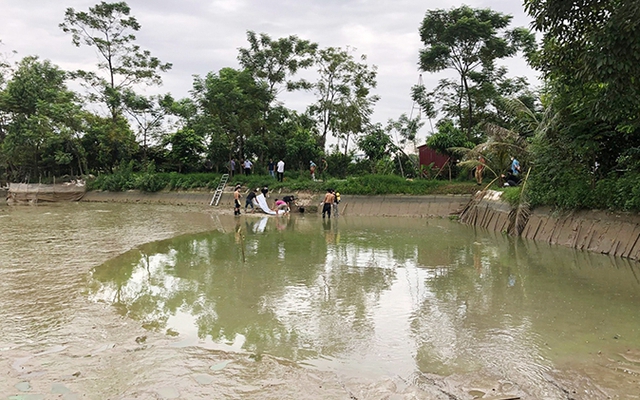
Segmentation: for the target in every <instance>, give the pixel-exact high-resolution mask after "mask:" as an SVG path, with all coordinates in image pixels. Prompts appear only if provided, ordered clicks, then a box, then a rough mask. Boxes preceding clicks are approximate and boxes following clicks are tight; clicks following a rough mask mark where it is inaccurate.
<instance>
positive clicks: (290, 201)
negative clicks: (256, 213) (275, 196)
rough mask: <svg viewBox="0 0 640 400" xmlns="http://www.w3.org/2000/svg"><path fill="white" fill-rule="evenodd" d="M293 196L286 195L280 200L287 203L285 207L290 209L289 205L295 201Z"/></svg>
mask: <svg viewBox="0 0 640 400" xmlns="http://www.w3.org/2000/svg"><path fill="white" fill-rule="evenodd" d="M295 199H296V198H295V196H294V195H292V194H291V195H288V196H284V197H283V198H282V200H284V202H285V203H287V205H288V206H289V208H291V204H292V203H293V202H294V201H295Z"/></svg>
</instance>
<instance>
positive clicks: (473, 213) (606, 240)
mask: <svg viewBox="0 0 640 400" xmlns="http://www.w3.org/2000/svg"><path fill="white" fill-rule="evenodd" d="M499 193H500V192H493V191H489V192H488V195H487V196H485V197H484V198H483V199H482V200H481V201H480V202H478V203H477V204H476V205H475V206H474V207H473V208H472V209H471V210H469V211H468V212H467V213H466V214H465V215H462V218H461V220H462V222H464V223H466V224H469V225H474V226H477V227H480V228H484V229H488V230H492V231H496V232H502V231H505V230H506V228H507V225H508V215H509V211H510V210H511V208H510V206H509V205H508V204H507V203H504V202H502V201H500V199H499ZM286 194H290V193H284V192H283V193H271V197H270V200H274V199H275V198H276V197H278V196H280V195H282V196H284V195H286ZM295 194H296V195H297V196H298V198H299V202H300V203H299V204H300V205H302V206H305V207H306V210H307V212H309V211H311V212H315V211H317V206H318V204H319V203H320V201H321V196H322V194H311V193H304V192H301V193H295ZM211 197H212V194H211V193H208V192H160V193H142V192H137V191H130V192H88V193H87V194H86V195H85V197H84V198H83V199H82V201H90V202H122V203H160V204H176V205H188V204H192V205H203V206H208V205H209V203H210V201H211ZM470 199H471V197H470V196H466V195H430V196H404V195H387V196H349V195H343V196H342V202H341V203H340V214H341V215H344V216H348V215H359V216H398V217H448V216H450V215H455V214H459V213H460V212H461V211H462V209H463V208H464V207H465V206H466V205H467V203H468V202H469V200H470ZM215 208H217V209H219V210H221V212H222V213H227V212H230V211H231V210H232V209H233V198H232V193H230V192H227V193H224V194H223V196H222V198H221V200H220V204H219V205H218V206H217V207H215ZM522 236H523V237H524V238H526V239H531V240H536V241H542V242H546V243H550V244H554V245H561V246H567V247H571V248H575V249H579V250H588V251H594V252H598V253H603V254H611V255H615V256H620V257H626V258H631V259H634V260H640V216H639V215H637V214H629V213H610V212H603V211H579V212H572V213H565V214H558V213H556V212H553V211H552V210H550V209H548V208H540V209H535V210H534V211H533V213H532V215H531V218H530V219H529V222H528V223H527V225H526V227H525V229H524V231H523V233H522Z"/></svg>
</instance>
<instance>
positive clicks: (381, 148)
mask: <svg viewBox="0 0 640 400" xmlns="http://www.w3.org/2000/svg"><path fill="white" fill-rule="evenodd" d="M392 144H393V142H392V141H391V137H390V136H389V134H388V133H387V132H386V131H385V130H384V128H383V127H382V125H381V124H375V125H371V126H369V128H368V129H367V130H366V132H365V134H364V135H363V136H361V137H360V138H359V139H358V147H359V148H360V150H362V151H363V152H364V154H365V155H366V156H367V158H368V159H369V160H370V161H371V163H372V164H373V165H375V163H377V162H378V161H380V160H381V159H382V158H383V157H384V156H385V155H387V154H388V152H389V150H390V149H391V147H392ZM369 172H372V173H375V171H369Z"/></svg>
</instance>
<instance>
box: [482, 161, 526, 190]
mask: <svg viewBox="0 0 640 400" xmlns="http://www.w3.org/2000/svg"><path fill="white" fill-rule="evenodd" d="M485 167H486V160H485V159H484V157H483V156H482V155H480V156H478V165H477V166H476V168H475V173H474V175H475V178H476V182H477V183H478V185H482V175H483V173H484V169H485ZM520 172H521V167H520V161H518V159H516V158H515V157H513V156H511V165H510V166H509V169H508V170H507V172H506V173H505V174H502V175H500V178H502V181H503V182H504V186H518V185H519V184H520Z"/></svg>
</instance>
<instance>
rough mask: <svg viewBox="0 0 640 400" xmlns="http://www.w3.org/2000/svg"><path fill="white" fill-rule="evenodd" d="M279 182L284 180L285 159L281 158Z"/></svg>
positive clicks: (279, 162)
mask: <svg viewBox="0 0 640 400" xmlns="http://www.w3.org/2000/svg"><path fill="white" fill-rule="evenodd" d="M277 168H278V182H282V181H283V180H284V161H282V159H280V161H278V167H277Z"/></svg>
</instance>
